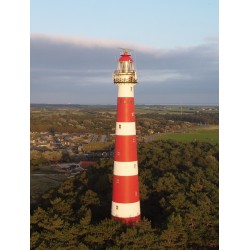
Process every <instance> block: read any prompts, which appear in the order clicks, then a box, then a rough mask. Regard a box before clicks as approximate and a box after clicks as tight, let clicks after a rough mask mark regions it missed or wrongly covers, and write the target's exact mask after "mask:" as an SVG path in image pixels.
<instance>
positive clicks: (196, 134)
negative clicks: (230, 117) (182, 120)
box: [155, 126, 219, 144]
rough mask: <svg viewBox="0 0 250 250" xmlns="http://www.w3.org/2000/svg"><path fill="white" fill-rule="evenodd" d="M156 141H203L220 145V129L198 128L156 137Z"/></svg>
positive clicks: (214, 127) (212, 127) (215, 127)
mask: <svg viewBox="0 0 250 250" xmlns="http://www.w3.org/2000/svg"><path fill="white" fill-rule="evenodd" d="M155 139H156V140H175V141H181V142H193V141H202V142H209V143H211V144H219V128H218V126H211V127H207V128H197V129H195V130H191V131H182V132H175V133H167V134H163V135H162V134H161V135H159V136H156V138H155Z"/></svg>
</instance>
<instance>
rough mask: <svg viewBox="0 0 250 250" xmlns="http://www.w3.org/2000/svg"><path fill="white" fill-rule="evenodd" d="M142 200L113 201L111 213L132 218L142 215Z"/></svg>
mask: <svg viewBox="0 0 250 250" xmlns="http://www.w3.org/2000/svg"><path fill="white" fill-rule="evenodd" d="M140 213H141V210H140V201H137V202H134V203H117V202H113V201H112V209H111V214H112V215H113V216H116V217H120V218H130V217H135V216H138V215H140Z"/></svg>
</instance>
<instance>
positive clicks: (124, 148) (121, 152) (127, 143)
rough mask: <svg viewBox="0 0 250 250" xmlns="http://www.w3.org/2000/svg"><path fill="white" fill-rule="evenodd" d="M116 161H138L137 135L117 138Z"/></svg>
mask: <svg viewBox="0 0 250 250" xmlns="http://www.w3.org/2000/svg"><path fill="white" fill-rule="evenodd" d="M114 158H115V161H123V162H126V161H137V145H136V135H116V136H115V156H114Z"/></svg>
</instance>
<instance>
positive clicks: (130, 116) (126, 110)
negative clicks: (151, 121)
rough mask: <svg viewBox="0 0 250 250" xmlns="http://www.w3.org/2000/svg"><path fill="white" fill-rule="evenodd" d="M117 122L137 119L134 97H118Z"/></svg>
mask: <svg viewBox="0 0 250 250" xmlns="http://www.w3.org/2000/svg"><path fill="white" fill-rule="evenodd" d="M116 121H117V122H134V121H135V105H134V97H118V98H117V116H116Z"/></svg>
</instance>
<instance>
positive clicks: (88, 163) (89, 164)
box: [80, 161, 96, 168]
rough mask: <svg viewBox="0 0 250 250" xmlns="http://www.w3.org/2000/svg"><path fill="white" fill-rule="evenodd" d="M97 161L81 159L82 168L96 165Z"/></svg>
mask: <svg viewBox="0 0 250 250" xmlns="http://www.w3.org/2000/svg"><path fill="white" fill-rule="evenodd" d="M95 163H96V162H95V161H80V166H81V167H82V168H88V167H90V166H93V165H95Z"/></svg>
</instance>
